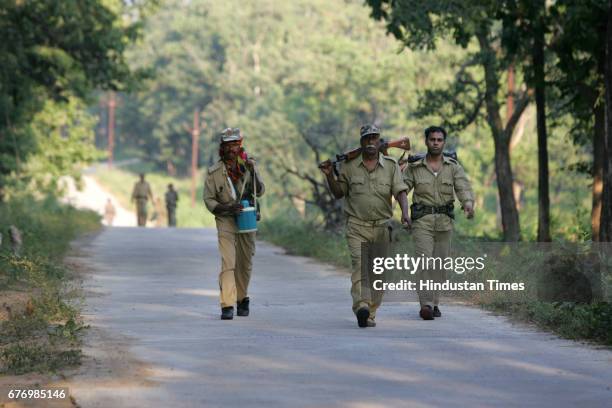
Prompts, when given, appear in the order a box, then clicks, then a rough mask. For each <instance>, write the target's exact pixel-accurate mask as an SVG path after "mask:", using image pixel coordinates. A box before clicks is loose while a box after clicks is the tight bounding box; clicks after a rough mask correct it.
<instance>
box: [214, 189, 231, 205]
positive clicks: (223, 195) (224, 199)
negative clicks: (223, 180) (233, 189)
mask: <svg viewBox="0 0 612 408" xmlns="http://www.w3.org/2000/svg"><path fill="white" fill-rule="evenodd" d="M215 194H216V196H217V200H218V201H219V202H220V203H222V204H227V203H229V202H231V201H233V200H232V194H231V193H230V191H229V187H228V186H227V185H225V184H221V185H217V186H216V187H215Z"/></svg>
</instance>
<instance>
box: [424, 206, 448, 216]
mask: <svg viewBox="0 0 612 408" xmlns="http://www.w3.org/2000/svg"><path fill="white" fill-rule="evenodd" d="M421 209H422V211H423V212H424V213H425V214H448V208H447V207H446V206H445V205H443V206H441V207H430V206H428V205H424V206H422V207H421Z"/></svg>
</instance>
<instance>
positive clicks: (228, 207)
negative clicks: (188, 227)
mask: <svg viewBox="0 0 612 408" xmlns="http://www.w3.org/2000/svg"><path fill="white" fill-rule="evenodd" d="M242 208H243V207H242V205H241V204H240V203H232V204H219V205H218V206H216V207H215V209H214V210H213V214H215V215H238V214H240V211H242Z"/></svg>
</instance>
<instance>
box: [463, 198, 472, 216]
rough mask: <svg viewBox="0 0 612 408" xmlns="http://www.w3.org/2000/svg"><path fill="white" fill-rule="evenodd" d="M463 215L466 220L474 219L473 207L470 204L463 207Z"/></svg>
mask: <svg viewBox="0 0 612 408" xmlns="http://www.w3.org/2000/svg"><path fill="white" fill-rule="evenodd" d="M463 213H464V214H465V216H466V217H467V219H468V220H471V219H472V218H474V205H473V204H472V203H471V202H470V203H466V204H465V205H464V206H463Z"/></svg>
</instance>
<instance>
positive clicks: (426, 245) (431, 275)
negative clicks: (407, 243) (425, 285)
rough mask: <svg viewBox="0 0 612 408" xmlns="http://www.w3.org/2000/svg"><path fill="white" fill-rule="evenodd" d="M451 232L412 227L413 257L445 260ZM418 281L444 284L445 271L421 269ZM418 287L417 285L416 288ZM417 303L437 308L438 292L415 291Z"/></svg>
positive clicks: (449, 245)
mask: <svg viewBox="0 0 612 408" xmlns="http://www.w3.org/2000/svg"><path fill="white" fill-rule="evenodd" d="M452 235H453V231H452V230H449V231H432V230H431V229H428V228H419V227H418V226H416V227H413V232H412V236H413V237H414V247H415V251H416V254H415V256H417V257H420V256H422V255H425V257H440V258H443V259H444V258H446V257H448V256H449V255H450V251H451V237H452ZM418 277H419V280H423V281H425V280H433V281H434V282H444V281H445V280H446V270H445V269H422V270H420V271H419V272H418ZM418 287H419V285H418V283H417V288H418ZM417 293H418V294H419V302H420V303H421V307H423V306H426V305H428V306H431V307H433V306H438V305H439V304H440V291H439V290H417Z"/></svg>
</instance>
